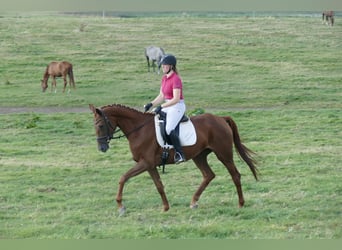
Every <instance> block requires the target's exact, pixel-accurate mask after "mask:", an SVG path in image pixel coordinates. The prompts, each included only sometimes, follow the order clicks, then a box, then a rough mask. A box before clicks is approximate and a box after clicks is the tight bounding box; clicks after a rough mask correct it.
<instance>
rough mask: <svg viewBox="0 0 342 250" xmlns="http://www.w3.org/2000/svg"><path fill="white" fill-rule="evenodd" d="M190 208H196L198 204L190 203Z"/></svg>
mask: <svg viewBox="0 0 342 250" xmlns="http://www.w3.org/2000/svg"><path fill="white" fill-rule="evenodd" d="M190 208H191V209H196V208H198V204H197V203H194V204H191V205H190Z"/></svg>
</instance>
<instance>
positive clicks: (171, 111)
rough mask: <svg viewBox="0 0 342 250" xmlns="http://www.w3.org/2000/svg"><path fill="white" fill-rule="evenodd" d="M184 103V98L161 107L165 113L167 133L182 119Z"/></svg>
mask: <svg viewBox="0 0 342 250" xmlns="http://www.w3.org/2000/svg"><path fill="white" fill-rule="evenodd" d="M185 109H186V106H185V103H184V100H180V101H179V102H178V103H176V104H175V105H172V106H170V107H166V108H163V111H164V112H165V113H166V128H165V130H166V133H167V134H168V135H169V134H170V133H171V131H172V130H174V129H175V128H176V126H177V124H178V123H179V121H180V120H181V119H182V117H183V115H184V113H185Z"/></svg>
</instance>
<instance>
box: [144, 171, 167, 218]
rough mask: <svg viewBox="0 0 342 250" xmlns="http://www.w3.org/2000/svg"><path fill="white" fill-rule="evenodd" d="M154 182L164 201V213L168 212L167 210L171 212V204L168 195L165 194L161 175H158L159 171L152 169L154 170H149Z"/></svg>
mask: <svg viewBox="0 0 342 250" xmlns="http://www.w3.org/2000/svg"><path fill="white" fill-rule="evenodd" d="M148 172H149V174H150V176H151V178H152V180H153V182H154V185H156V188H157V190H158V192H159V194H160V197H161V199H162V201H163V206H164V211H165V212H166V211H167V210H169V208H170V205H169V202H168V200H167V198H166V194H165V191H164V185H163V183H162V181H161V179H160V175H159V173H158V170H157V168H152V169H149V170H148Z"/></svg>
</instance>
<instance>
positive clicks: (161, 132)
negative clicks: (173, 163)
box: [154, 111, 197, 172]
mask: <svg viewBox="0 0 342 250" xmlns="http://www.w3.org/2000/svg"><path fill="white" fill-rule="evenodd" d="M154 124H155V130H156V137H157V142H158V144H159V145H160V147H162V148H163V153H162V157H161V164H160V165H162V166H163V172H164V168H165V163H166V161H167V158H168V156H169V153H168V151H169V149H171V148H173V145H172V143H171V141H170V138H169V136H168V135H167V133H166V131H165V127H166V113H165V112H163V111H161V112H160V114H159V115H155V117H154ZM175 131H176V133H177V134H178V137H179V141H180V144H181V146H192V145H194V144H195V143H196V141H197V135H196V130H195V127H194V125H193V123H192V121H191V120H190V119H189V117H187V116H185V115H183V117H182V119H181V120H180V122H179V123H178V124H177V126H176V128H175Z"/></svg>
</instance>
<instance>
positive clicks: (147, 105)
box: [144, 103, 153, 112]
mask: <svg viewBox="0 0 342 250" xmlns="http://www.w3.org/2000/svg"><path fill="white" fill-rule="evenodd" d="M152 106H153V105H152V103H147V104H146V105H144V108H145V112H147V111H149V109H150V108H151V107H152Z"/></svg>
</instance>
